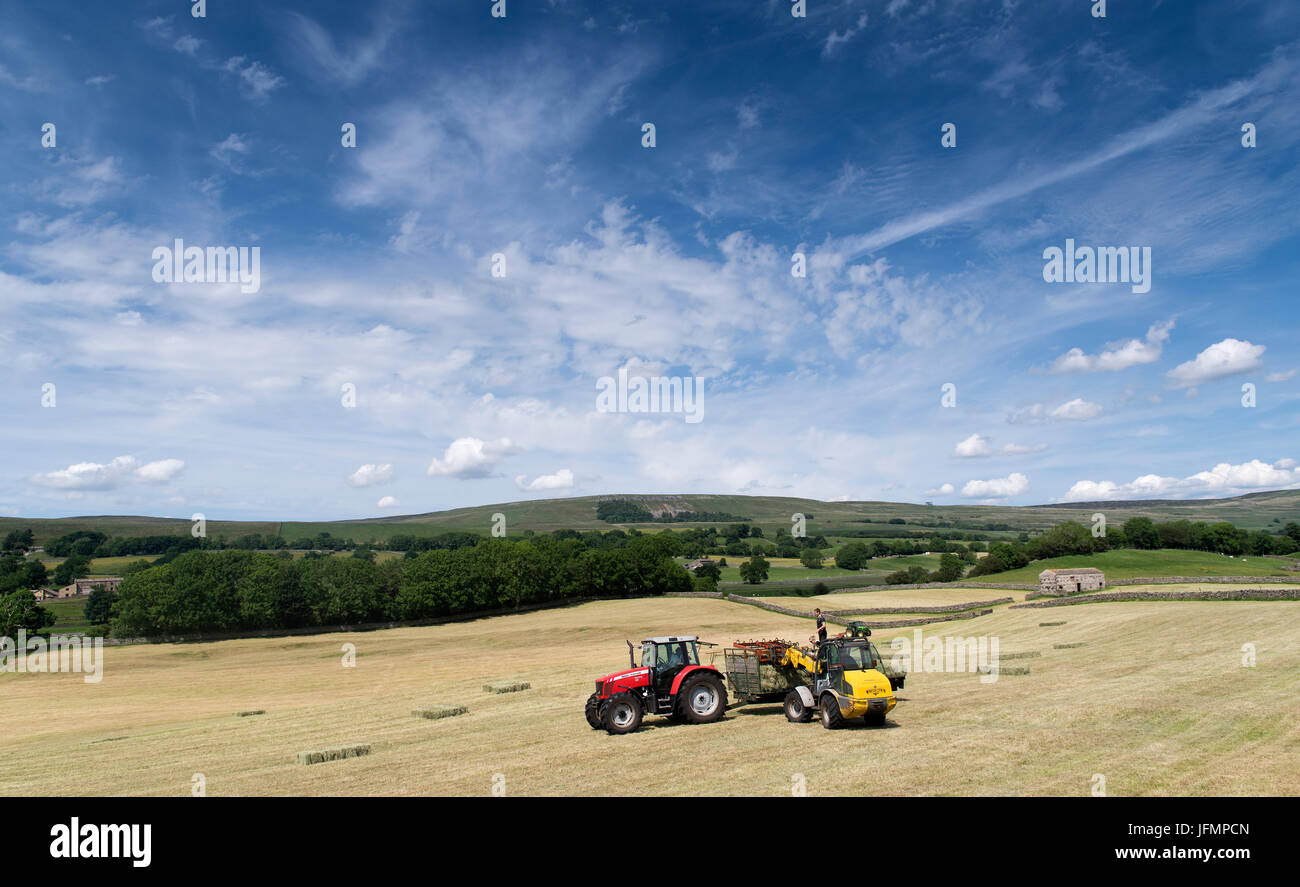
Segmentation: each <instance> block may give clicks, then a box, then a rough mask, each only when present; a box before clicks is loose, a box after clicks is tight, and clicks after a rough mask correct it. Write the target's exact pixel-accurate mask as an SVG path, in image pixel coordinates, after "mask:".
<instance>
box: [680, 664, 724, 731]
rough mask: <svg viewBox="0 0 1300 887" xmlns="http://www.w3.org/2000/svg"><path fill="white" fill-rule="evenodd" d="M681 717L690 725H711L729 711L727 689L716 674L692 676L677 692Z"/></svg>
mask: <svg viewBox="0 0 1300 887" xmlns="http://www.w3.org/2000/svg"><path fill="white" fill-rule="evenodd" d="M675 707H676V709H677V711H678V712H680V713H681V716H682V717H683V718H684V719H685V720H686V721H687V723H690V724H711V723H713V722H714V721H716V720H718V718H720V717H722V713H723V712H724V711H726V710H727V688H726V687H725V686H723V684H722V681H721V680H720V679H719V678H718V676H717V675H715V674H709V673H707V672H706V673H702V674H695V675H691V676H690V677H689V678H687V679H686V680H685V681H683V682H682V685H681V687H680V688H678V690H677V705H676V706H675Z"/></svg>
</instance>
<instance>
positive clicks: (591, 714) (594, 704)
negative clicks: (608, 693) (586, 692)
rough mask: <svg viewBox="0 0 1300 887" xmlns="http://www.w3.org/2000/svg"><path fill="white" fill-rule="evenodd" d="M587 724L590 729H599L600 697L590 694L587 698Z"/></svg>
mask: <svg viewBox="0 0 1300 887" xmlns="http://www.w3.org/2000/svg"><path fill="white" fill-rule="evenodd" d="M586 714H587V723H588V724H591V729H593V730H599V729H600V697H599V696H597V695H596V694H595V693H592V694H591V695H590V696H588V697H587V709H586Z"/></svg>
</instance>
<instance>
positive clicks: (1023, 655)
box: [978, 608, 1087, 675]
mask: <svg viewBox="0 0 1300 887" xmlns="http://www.w3.org/2000/svg"><path fill="white" fill-rule="evenodd" d="M1013 609H1014V608H1013ZM1065 624H1066V621H1065V620H1062V621H1060V622H1040V623H1038V627H1039V628H1055V627H1056V626H1059V625H1065ZM1085 646H1087V642H1086V641H1079V642H1077V643H1070V644H1052V649H1053V650H1074V649H1077V648H1079V647H1085ZM1042 655H1043V654H1042V652H1041V651H1039V650H1023V651H1020V652H1018V653H1003V654H1002V655H1001V656H999V657H998V659H999V660H1003V659H1010V660H1013V661H1014V660H1017V659H1039V658H1041V657H1042ZM978 671H979V673H980V674H997V675H1027V674H1029V666H1028V665H1011V666H1006V665H1001V664H999V665H981V666H979V668H978Z"/></svg>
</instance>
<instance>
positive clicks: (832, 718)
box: [822, 693, 844, 730]
mask: <svg viewBox="0 0 1300 887" xmlns="http://www.w3.org/2000/svg"><path fill="white" fill-rule="evenodd" d="M822 726H823V727H825V728H826V729H827V730H834V729H836V728H838V727H842V726H844V715H842V714H840V701H839V700H838V699H836V698H835V694H834V693H827V694H826V695H825V696H823V697H822Z"/></svg>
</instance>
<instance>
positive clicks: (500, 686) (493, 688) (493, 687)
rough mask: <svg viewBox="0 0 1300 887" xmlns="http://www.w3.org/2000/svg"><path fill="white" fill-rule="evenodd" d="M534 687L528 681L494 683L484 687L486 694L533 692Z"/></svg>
mask: <svg viewBox="0 0 1300 887" xmlns="http://www.w3.org/2000/svg"><path fill="white" fill-rule="evenodd" d="M532 688H533V685H532V684H530V683H528V682H527V681H493V682H492V683H490V684H484V685H483V692H484V693H518V692H519V691H520V690H531V689H532Z"/></svg>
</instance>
